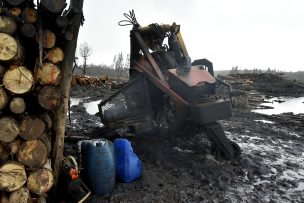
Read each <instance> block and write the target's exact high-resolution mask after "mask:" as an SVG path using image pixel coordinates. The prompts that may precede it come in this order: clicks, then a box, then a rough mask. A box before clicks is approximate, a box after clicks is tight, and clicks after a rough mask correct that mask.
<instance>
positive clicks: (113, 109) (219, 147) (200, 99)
mask: <svg viewBox="0 0 304 203" xmlns="http://www.w3.org/2000/svg"><path fill="white" fill-rule="evenodd" d="M124 16H125V17H126V18H127V19H126V20H122V21H120V22H119V25H121V26H126V25H131V26H132V29H131V31H130V45H131V46H130V69H129V75H130V81H129V82H128V83H126V85H125V86H123V87H122V88H121V89H119V90H118V91H117V92H116V93H114V94H113V95H111V96H109V97H108V98H107V99H105V100H103V101H102V102H101V103H100V104H99V105H98V108H99V115H100V117H101V121H102V123H104V124H105V126H106V127H107V128H115V129H118V128H120V129H128V130H130V131H132V132H136V134H141V133H147V132H149V131H151V130H153V129H155V128H163V129H166V130H167V131H166V132H168V133H170V134H175V133H176V132H178V129H179V128H180V127H181V126H182V125H183V123H184V122H191V123H193V124H194V125H197V126H200V127H201V128H203V129H204V131H205V133H206V135H207V137H208V139H209V140H210V141H211V143H212V150H211V151H212V153H214V155H215V157H216V158H217V159H219V160H228V161H238V160H239V159H240V156H241V149H240V147H239V146H238V144H236V143H235V142H233V141H231V140H229V139H228V138H227V136H226V135H225V133H224V131H223V129H222V127H221V125H220V124H219V123H218V120H222V119H226V118H228V117H231V116H232V107H231V96H230V93H231V87H230V85H229V84H227V83H225V82H223V81H221V80H219V79H217V78H215V77H214V70H213V64H212V63H211V62H210V61H209V60H207V59H199V60H195V61H193V62H192V61H191V58H190V56H189V55H188V52H187V49H186V46H185V43H184V41H183V38H182V35H181V32H180V25H177V24H176V23H173V24H171V25H169V24H161V25H159V24H150V25H148V26H146V27H141V26H140V25H139V23H138V22H137V20H136V17H135V14H134V11H130V13H129V14H126V13H125V14H124Z"/></svg>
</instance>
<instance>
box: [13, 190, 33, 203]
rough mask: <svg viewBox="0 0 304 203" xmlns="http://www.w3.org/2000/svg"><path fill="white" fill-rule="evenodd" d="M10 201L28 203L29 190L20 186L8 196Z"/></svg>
mask: <svg viewBox="0 0 304 203" xmlns="http://www.w3.org/2000/svg"><path fill="white" fill-rule="evenodd" d="M9 202H10V203H30V202H31V195H30V191H29V190H28V189H27V188H26V187H22V188H20V189H18V190H16V191H14V192H13V193H12V194H11V195H10V197H9Z"/></svg>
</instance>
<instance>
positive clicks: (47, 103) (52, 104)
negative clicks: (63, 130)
mask: <svg viewBox="0 0 304 203" xmlns="http://www.w3.org/2000/svg"><path fill="white" fill-rule="evenodd" d="M61 101H62V95H61V93H60V91H59V90H58V88H56V87H55V86H45V87H43V88H42V89H41V90H40V92H39V93H38V103H39V104H40V106H41V107H42V108H44V109H46V110H48V111H51V110H54V109H56V108H57V107H58V106H59V105H60V104H61Z"/></svg>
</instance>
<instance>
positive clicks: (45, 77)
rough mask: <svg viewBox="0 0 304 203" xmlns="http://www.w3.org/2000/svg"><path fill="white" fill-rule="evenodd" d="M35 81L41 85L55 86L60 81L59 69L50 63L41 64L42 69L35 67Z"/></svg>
mask: <svg viewBox="0 0 304 203" xmlns="http://www.w3.org/2000/svg"><path fill="white" fill-rule="evenodd" d="M35 76H36V81H38V82H39V83H40V84H41V85H57V84H58V83H59V80H60V69H59V68H58V67H57V66H56V65H55V64H52V63H48V62H47V63H43V65H42V67H41V68H39V67H38V66H37V67H36V73H35Z"/></svg>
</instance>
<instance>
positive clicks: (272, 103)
mask: <svg viewBox="0 0 304 203" xmlns="http://www.w3.org/2000/svg"><path fill="white" fill-rule="evenodd" d="M261 105H262V106H266V107H269V109H255V110H253V112H255V113H261V114H267V115H271V114H281V113H287V112H292V113H294V114H299V113H304V97H298V98H294V97H273V98H271V99H265V103H262V104H261Z"/></svg>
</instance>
